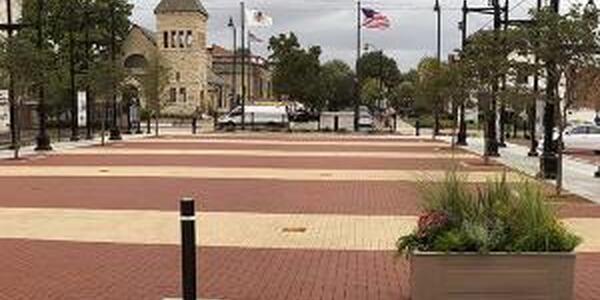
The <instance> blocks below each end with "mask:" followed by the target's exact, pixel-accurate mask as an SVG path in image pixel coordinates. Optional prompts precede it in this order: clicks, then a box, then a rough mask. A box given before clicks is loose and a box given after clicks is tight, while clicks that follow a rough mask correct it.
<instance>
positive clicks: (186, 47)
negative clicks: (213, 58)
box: [122, 0, 218, 116]
mask: <svg viewBox="0 0 600 300" xmlns="http://www.w3.org/2000/svg"><path fill="white" fill-rule="evenodd" d="M154 14H155V16H156V27H157V30H156V32H154V31H152V30H149V29H146V28H143V27H141V26H139V25H133V26H132V28H131V31H130V33H129V35H128V36H127V38H126V39H125V41H124V44H123V48H122V62H123V64H124V66H125V67H126V69H128V70H129V71H130V74H132V75H134V76H130V77H129V79H128V80H127V82H126V84H127V85H128V86H130V87H131V90H133V91H134V92H132V93H130V94H132V95H136V97H137V98H139V100H140V102H141V105H142V106H144V105H145V104H146V99H144V95H143V93H142V92H141V83H140V82H139V80H138V78H139V75H143V74H144V72H145V68H146V66H147V65H148V62H150V61H152V60H153V59H155V58H154V56H155V55H157V56H160V60H161V61H162V62H164V64H165V65H166V66H167V68H168V70H169V76H168V77H169V83H168V86H167V87H166V89H165V91H164V94H163V95H162V97H161V99H160V101H161V104H162V107H163V108H162V111H161V112H162V114H163V115H167V116H190V115H192V114H193V113H194V112H196V111H199V112H204V113H208V112H210V111H211V110H212V109H213V105H214V104H213V103H211V101H212V100H213V99H214V98H215V97H213V96H211V95H210V92H211V91H213V92H214V91H215V89H214V88H211V87H210V86H209V78H213V80H212V81H218V80H214V77H213V76H212V74H210V72H211V70H210V62H209V58H208V55H207V51H206V33H207V26H206V24H207V21H208V12H207V11H206V9H205V8H204V6H203V5H202V3H200V1H199V0H162V1H161V2H160V3H159V4H158V6H157V7H156V8H155V10H154ZM216 90H218V89H216Z"/></svg>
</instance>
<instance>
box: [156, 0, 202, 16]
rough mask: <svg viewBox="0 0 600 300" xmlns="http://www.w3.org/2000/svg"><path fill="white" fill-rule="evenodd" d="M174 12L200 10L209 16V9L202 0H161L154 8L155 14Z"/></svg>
mask: <svg viewBox="0 0 600 300" xmlns="http://www.w3.org/2000/svg"><path fill="white" fill-rule="evenodd" d="M173 12H199V13H201V14H203V15H205V16H207V17H208V11H207V10H206V8H204V6H203V5H202V3H200V0H161V1H160V3H159V4H158V6H156V8H155V9H154V13H155V14H164V13H173Z"/></svg>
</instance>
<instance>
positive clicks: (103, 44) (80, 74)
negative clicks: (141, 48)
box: [20, 0, 133, 106]
mask: <svg viewBox="0 0 600 300" xmlns="http://www.w3.org/2000/svg"><path fill="white" fill-rule="evenodd" d="M38 4H39V3H38V1H37V0H24V1H23V20H22V22H23V23H26V24H30V25H32V26H30V27H28V28H26V29H24V30H22V32H20V35H23V36H25V37H27V38H28V39H29V40H30V42H31V43H33V44H36V43H37V40H38V32H37V25H38V24H39V17H40V16H41V17H42V22H43V23H42V24H43V28H44V32H43V36H44V49H47V50H46V51H50V52H51V53H52V56H53V60H54V64H55V65H56V67H54V68H50V69H48V70H47V72H46V74H45V76H46V77H47V78H48V80H47V81H48V86H47V88H48V93H47V96H48V100H49V103H50V104H53V105H55V106H65V105H70V102H69V100H70V90H69V89H70V78H69V76H70V73H69V69H70V63H71V61H73V62H74V68H75V71H76V72H77V76H76V82H77V86H78V87H77V88H82V86H83V85H85V84H91V83H92V81H93V80H91V79H92V78H94V77H98V72H99V70H104V69H106V66H107V65H110V64H111V63H108V62H107V61H109V60H110V59H111V55H110V53H109V51H110V49H111V39H112V34H113V33H114V36H115V49H116V54H117V56H118V54H119V49H120V45H121V43H122V42H123V41H124V39H125V37H126V35H127V33H128V31H129V28H130V22H129V16H130V15H131V10H132V8H133V6H132V5H131V4H129V3H128V2H127V1H126V0H45V1H43V5H44V6H43V9H42V10H41V14H40V10H39V7H38ZM86 32H87V37H88V39H87V40H86ZM86 53H89V55H90V61H86ZM86 67H88V69H90V70H89V71H88V72H86V70H85V69H86ZM92 68H99V69H98V70H91V69H92ZM98 85H103V83H98ZM105 92H106V91H105V90H102V91H100V93H101V94H102V93H105Z"/></svg>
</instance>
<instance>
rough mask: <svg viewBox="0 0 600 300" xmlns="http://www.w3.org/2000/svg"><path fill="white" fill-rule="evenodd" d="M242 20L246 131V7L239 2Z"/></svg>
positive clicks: (244, 121) (243, 111) (244, 120)
mask: <svg viewBox="0 0 600 300" xmlns="http://www.w3.org/2000/svg"><path fill="white" fill-rule="evenodd" d="M240 10H241V20H242V75H241V76H242V130H244V129H246V79H245V78H246V74H245V73H246V49H245V48H246V5H245V3H244V1H242V2H240Z"/></svg>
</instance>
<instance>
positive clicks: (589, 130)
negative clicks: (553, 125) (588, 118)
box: [539, 124, 600, 154]
mask: <svg viewBox="0 0 600 300" xmlns="http://www.w3.org/2000/svg"><path fill="white" fill-rule="evenodd" d="M554 142H555V144H558V133H557V132H555V133H554ZM563 144H564V149H565V150H569V151H593V152H594V153H596V154H600V127H599V126H595V125H590V124H585V125H577V126H573V127H569V128H567V129H566V130H565V132H564V134H563ZM539 147H540V148H543V147H544V140H541V141H540V143H539Z"/></svg>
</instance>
